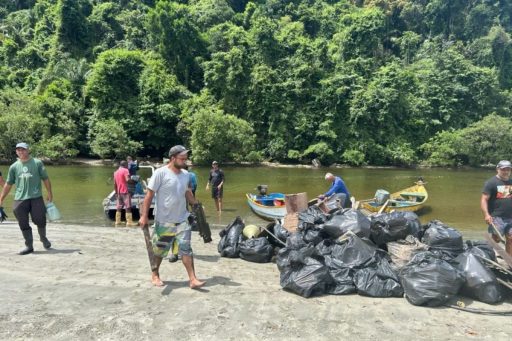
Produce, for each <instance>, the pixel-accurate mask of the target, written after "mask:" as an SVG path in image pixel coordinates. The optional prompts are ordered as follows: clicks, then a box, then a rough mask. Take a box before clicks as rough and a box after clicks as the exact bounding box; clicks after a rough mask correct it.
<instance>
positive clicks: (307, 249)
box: [276, 244, 323, 272]
mask: <svg viewBox="0 0 512 341" xmlns="http://www.w3.org/2000/svg"><path fill="white" fill-rule="evenodd" d="M309 257H311V258H316V259H319V260H320V261H323V258H322V256H320V255H319V253H318V250H317V249H316V248H315V247H314V246H313V245H312V244H309V245H305V246H304V247H302V248H300V249H290V248H287V247H285V248H282V249H280V250H279V252H278V253H277V257H276V264H277V268H278V269H279V271H280V272H283V271H287V270H289V268H291V267H296V266H298V265H300V264H304V262H305V261H306V258H309Z"/></svg>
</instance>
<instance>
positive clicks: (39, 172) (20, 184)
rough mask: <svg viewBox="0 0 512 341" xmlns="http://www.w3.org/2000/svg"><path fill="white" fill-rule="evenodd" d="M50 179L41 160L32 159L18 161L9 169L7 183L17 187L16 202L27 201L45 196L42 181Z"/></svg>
mask: <svg viewBox="0 0 512 341" xmlns="http://www.w3.org/2000/svg"><path fill="white" fill-rule="evenodd" d="M46 179H48V173H47V172H46V168H45V167H44V165H43V163H42V162H41V160H38V159H34V158H30V160H28V161H26V162H22V161H20V160H18V161H16V162H15V163H13V164H12V165H11V167H9V174H8V176H7V183H8V184H9V185H16V193H14V200H26V199H33V198H39V197H41V196H43V192H42V188H41V180H46Z"/></svg>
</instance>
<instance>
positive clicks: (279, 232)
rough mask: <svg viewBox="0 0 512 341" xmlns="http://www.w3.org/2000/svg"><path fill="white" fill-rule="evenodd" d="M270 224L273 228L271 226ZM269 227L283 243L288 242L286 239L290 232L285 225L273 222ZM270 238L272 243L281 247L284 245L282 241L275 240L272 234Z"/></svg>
mask: <svg viewBox="0 0 512 341" xmlns="http://www.w3.org/2000/svg"><path fill="white" fill-rule="evenodd" d="M270 226H271V227H272V228H269V227H270ZM267 228H268V229H269V231H271V232H272V233H273V234H274V236H276V237H277V239H279V240H280V241H281V242H283V243H286V239H287V238H288V236H289V235H290V232H288V230H286V229H285V228H284V227H283V225H281V224H279V223H272V224H269V226H268V227H267ZM268 239H269V241H270V243H272V244H274V245H277V246H279V247H282V246H283V244H281V243H280V242H278V241H277V240H275V238H274V237H272V236H269V237H268Z"/></svg>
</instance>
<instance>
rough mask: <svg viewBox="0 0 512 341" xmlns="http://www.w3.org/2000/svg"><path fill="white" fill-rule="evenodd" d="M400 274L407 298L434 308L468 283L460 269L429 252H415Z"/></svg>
mask: <svg viewBox="0 0 512 341" xmlns="http://www.w3.org/2000/svg"><path fill="white" fill-rule="evenodd" d="M399 275H400V280H401V282H402V286H403V288H404V292H405V297H406V298H407V300H408V301H409V302H410V303H412V304H414V305H426V306H431V307H434V306H439V305H442V304H444V303H446V302H447V301H448V300H449V299H451V298H452V297H453V296H455V295H456V294H457V293H458V292H459V289H460V288H461V286H462V285H463V284H464V282H465V279H464V275H463V274H462V273H461V272H460V271H459V270H457V269H456V268H454V267H453V266H451V265H450V264H449V263H448V262H446V261H444V260H442V259H440V258H438V257H437V256H436V255H434V254H433V253H431V252H429V251H425V252H421V253H418V254H417V255H415V256H414V257H413V258H412V259H411V261H410V262H409V263H408V264H407V265H406V266H404V267H403V268H402V269H401V270H400V274H399Z"/></svg>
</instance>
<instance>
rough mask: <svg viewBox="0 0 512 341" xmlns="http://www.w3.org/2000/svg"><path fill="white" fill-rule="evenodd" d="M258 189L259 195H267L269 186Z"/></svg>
mask: <svg viewBox="0 0 512 341" xmlns="http://www.w3.org/2000/svg"><path fill="white" fill-rule="evenodd" d="M256 189H257V190H258V193H259V195H263V196H264V195H267V189H268V186H267V185H258V187H256Z"/></svg>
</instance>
